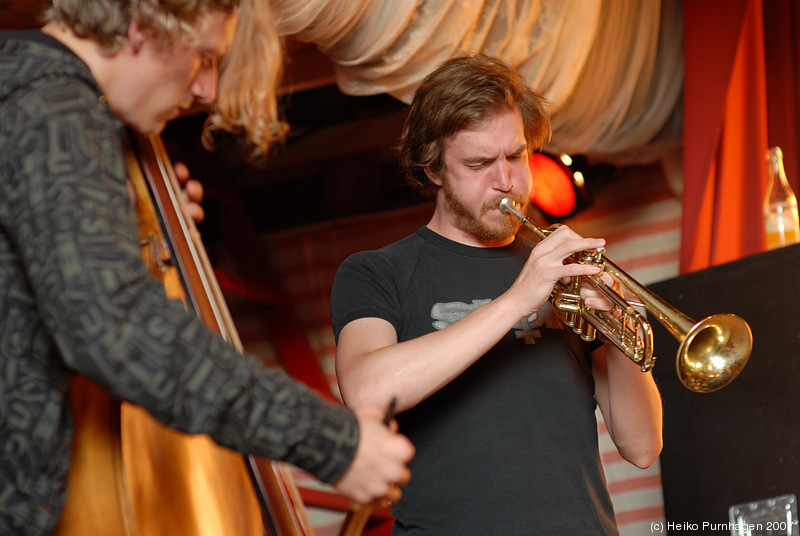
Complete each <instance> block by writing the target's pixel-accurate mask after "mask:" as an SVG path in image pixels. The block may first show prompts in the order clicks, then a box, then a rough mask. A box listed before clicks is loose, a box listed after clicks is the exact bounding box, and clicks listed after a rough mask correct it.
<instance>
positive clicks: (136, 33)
mask: <svg viewBox="0 0 800 536" xmlns="http://www.w3.org/2000/svg"><path fill="white" fill-rule="evenodd" d="M146 40H147V36H146V35H145V34H144V32H143V31H142V29H141V27H140V26H139V22H138V21H137V20H135V19H134V20H132V21H131V23H130V24H129V25H128V43H129V44H130V46H131V49H133V51H134V52H138V51H139V50H141V48H142V46H143V45H144V43H145V41H146Z"/></svg>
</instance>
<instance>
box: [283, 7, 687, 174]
mask: <svg viewBox="0 0 800 536" xmlns="http://www.w3.org/2000/svg"><path fill="white" fill-rule="evenodd" d="M271 4H272V6H273V9H274V12H275V16H276V20H277V22H278V26H279V31H280V32H281V33H282V34H283V35H293V36H295V37H296V38H298V39H299V40H301V41H304V42H308V43H314V44H316V45H317V46H318V47H319V49H320V50H321V51H323V52H324V53H325V54H326V55H327V56H328V57H329V58H330V59H331V60H332V61H333V62H334V65H335V66H336V80H337V83H338V85H339V87H340V89H341V90H342V91H343V92H344V93H345V94H348V95H374V94H379V93H388V94H390V95H393V96H395V97H396V98H398V99H400V100H402V101H404V102H409V101H410V100H411V98H412V96H413V93H414V89H415V88H416V86H417V84H418V83H419V81H420V80H421V79H422V78H424V77H425V75H427V74H428V73H429V72H431V71H432V70H433V69H435V68H436V67H437V66H438V65H439V64H440V63H441V62H442V61H444V60H446V59H448V58H450V57H452V56H455V55H457V54H459V53H461V52H463V51H483V52H485V53H488V54H491V55H495V56H499V57H501V58H503V59H505V60H506V61H508V62H510V63H513V64H516V65H518V66H519V67H520V69H521V71H522V72H523V73H524V75H525V77H526V79H527V80H528V82H529V83H530V85H531V86H532V87H534V88H536V89H537V90H538V91H539V92H541V93H542V94H543V95H545V96H546V97H547V98H548V99H550V100H551V101H552V103H553V138H552V140H551V144H550V147H549V148H550V149H551V150H558V151H565V152H572V153H583V154H595V155H598V156H602V157H603V158H604V159H605V160H606V161H614V162H615V163H642V162H648V161H654V160H657V159H659V158H660V157H662V156H664V155H665V154H669V153H671V152H674V150H675V148H676V147H678V146H679V144H680V137H681V127H682V123H681V113H680V102H681V99H680V97H681V89H682V85H683V13H682V2H680V1H678V0H652V1H647V2H642V1H640V0H517V1H514V0H271Z"/></svg>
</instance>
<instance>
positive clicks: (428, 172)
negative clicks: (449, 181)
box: [425, 166, 442, 186]
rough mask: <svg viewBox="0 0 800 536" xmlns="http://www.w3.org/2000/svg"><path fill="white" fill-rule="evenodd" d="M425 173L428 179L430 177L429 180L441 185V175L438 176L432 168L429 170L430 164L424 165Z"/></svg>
mask: <svg viewBox="0 0 800 536" xmlns="http://www.w3.org/2000/svg"><path fill="white" fill-rule="evenodd" d="M425 175H427V176H428V179H430V181H431V182H432V183H433V184H435V185H436V186H441V185H442V179H441V177H440V176H439V174H438V173H434V172H433V170H431V167H430V166H425Z"/></svg>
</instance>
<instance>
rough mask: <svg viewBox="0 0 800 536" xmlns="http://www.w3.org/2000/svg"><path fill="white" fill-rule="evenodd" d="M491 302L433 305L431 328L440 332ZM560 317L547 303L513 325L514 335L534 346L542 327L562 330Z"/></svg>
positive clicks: (478, 301)
mask: <svg viewBox="0 0 800 536" xmlns="http://www.w3.org/2000/svg"><path fill="white" fill-rule="evenodd" d="M490 301H492V300H485V299H484V300H472V303H464V302H448V303H441V302H438V303H435V304H433V307H431V318H432V319H433V327H434V329H436V330H442V329H445V328H446V327H449V326H451V325H453V324H455V323H456V322H458V321H459V320H461V319H462V318H464V317H465V316H467V315H468V314H470V313H471V312H473V311H475V310H476V309H477V308H478V307H481V306H482V305H486V304H487V303H489V302H490ZM563 325H564V324H563V322H562V321H561V317H560V316H559V315H558V314H557V313H556V310H555V309H553V307H552V305H551V304H550V302H547V303H545V304H544V306H542V308H541V309H539V311H538V312H536V313H533V314H532V315H530V316H526V317H525V318H523V319H521V320H520V321H519V322H517V323H516V324H514V327H513V329H514V334H515V335H516V337H517V338H518V339H524V340H525V343H526V344H535V343H536V338H537V337H541V336H542V334H541V332H540V331H539V328H541V327H542V326H544V327H548V328H554V329H560V328H563Z"/></svg>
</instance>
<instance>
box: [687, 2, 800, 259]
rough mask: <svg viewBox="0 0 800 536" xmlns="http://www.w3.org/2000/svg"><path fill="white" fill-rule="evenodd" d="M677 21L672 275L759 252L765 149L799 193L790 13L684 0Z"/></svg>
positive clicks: (793, 12) (770, 5) (782, 6)
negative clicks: (677, 176)
mask: <svg viewBox="0 0 800 536" xmlns="http://www.w3.org/2000/svg"><path fill="white" fill-rule="evenodd" d="M684 15H685V57H686V60H685V61H686V63H685V65H686V79H685V94H684V97H685V102H684V156H683V170H684V192H683V221H682V244H681V261H680V270H681V273H686V272H692V271H695V270H699V269H702V268H706V267H709V266H714V265H717V264H721V263H724V262H728V261H732V260H736V259H738V258H741V257H745V256H747V255H752V254H755V253H759V252H761V251H764V249H765V243H764V233H763V220H762V215H761V200H762V197H763V194H764V189H765V186H766V164H765V160H764V152H765V151H766V149H767V147H769V146H771V145H780V146H781V147H782V148H783V152H784V157H785V164H786V168H787V169H786V170H787V175H788V176H789V180H790V182H791V183H792V185H793V186H794V188H795V191H798V189H797V184H798V181H797V162H798V158H797V148H798V145H797V138H798V135H797V133H798V113H797V109H798V91H797V87H798V60H797V58H796V57H795V54H796V53H797V49H798V46H797V44H798V40H797V28H798V8H797V7H796V6H795V5H794V3H793V2H792V1H791V0H774V1H772V0H770V1H769V2H766V3H765V5H763V6H762V2H761V0H725V1H703V2H700V1H692V2H686V3H685V13H684Z"/></svg>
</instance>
